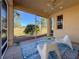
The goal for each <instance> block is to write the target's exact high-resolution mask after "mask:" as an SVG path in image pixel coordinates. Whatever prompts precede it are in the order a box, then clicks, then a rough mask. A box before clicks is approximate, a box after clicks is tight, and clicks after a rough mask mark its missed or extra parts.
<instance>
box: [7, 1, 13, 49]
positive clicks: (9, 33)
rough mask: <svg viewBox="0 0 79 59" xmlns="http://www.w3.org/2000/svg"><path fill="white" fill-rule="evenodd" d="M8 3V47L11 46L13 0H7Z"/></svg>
mask: <svg viewBox="0 0 79 59" xmlns="http://www.w3.org/2000/svg"><path fill="white" fill-rule="evenodd" d="M7 4H8V47H11V46H13V29H14V27H13V23H14V21H13V20H14V19H13V0H7Z"/></svg>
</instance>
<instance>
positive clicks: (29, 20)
mask: <svg viewBox="0 0 79 59" xmlns="http://www.w3.org/2000/svg"><path fill="white" fill-rule="evenodd" d="M16 11H17V12H18V13H19V14H20V17H19V18H16V17H15V18H14V20H15V21H18V20H19V22H20V24H21V26H26V25H28V24H35V20H34V19H35V15H34V14H30V13H27V12H23V11H20V10H16ZM36 18H37V20H39V21H40V16H36Z"/></svg>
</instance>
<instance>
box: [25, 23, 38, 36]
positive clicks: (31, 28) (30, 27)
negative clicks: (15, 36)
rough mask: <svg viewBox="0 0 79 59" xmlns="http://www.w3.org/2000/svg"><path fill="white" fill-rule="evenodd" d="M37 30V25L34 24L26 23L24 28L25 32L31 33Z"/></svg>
mask: <svg viewBox="0 0 79 59" xmlns="http://www.w3.org/2000/svg"><path fill="white" fill-rule="evenodd" d="M38 31H39V26H38V25H34V24H28V25H27V26H26V28H25V30H24V33H25V34H30V35H33V34H34V33H35V32H38Z"/></svg>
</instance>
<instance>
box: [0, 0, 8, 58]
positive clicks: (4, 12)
mask: <svg viewBox="0 0 79 59" xmlns="http://www.w3.org/2000/svg"><path fill="white" fill-rule="evenodd" d="M1 39H2V46H1V51H2V57H3V55H4V53H5V51H6V49H7V4H6V2H5V0H2V7H1Z"/></svg>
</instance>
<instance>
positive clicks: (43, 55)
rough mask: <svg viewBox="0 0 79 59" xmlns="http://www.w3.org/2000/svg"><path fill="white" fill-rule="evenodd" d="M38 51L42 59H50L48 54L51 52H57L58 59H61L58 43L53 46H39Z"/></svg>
mask: <svg viewBox="0 0 79 59" xmlns="http://www.w3.org/2000/svg"><path fill="white" fill-rule="evenodd" d="M41 47H42V48H41ZM37 49H38V52H39V54H40V56H41V59H48V53H49V52H50V51H55V53H56V54H57V57H58V59H61V55H60V52H59V49H58V47H57V44H56V42H52V43H51V44H44V45H43V46H40V45H38V46H37Z"/></svg>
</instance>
